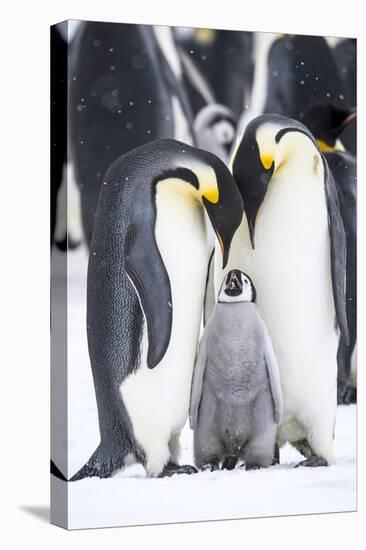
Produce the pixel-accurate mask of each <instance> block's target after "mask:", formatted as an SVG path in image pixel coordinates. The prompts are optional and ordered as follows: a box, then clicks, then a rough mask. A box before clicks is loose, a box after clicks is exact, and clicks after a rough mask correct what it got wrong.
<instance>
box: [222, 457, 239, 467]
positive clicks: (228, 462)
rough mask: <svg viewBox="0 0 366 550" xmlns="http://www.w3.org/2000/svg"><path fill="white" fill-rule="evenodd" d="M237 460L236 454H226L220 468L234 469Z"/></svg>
mask: <svg viewBox="0 0 366 550" xmlns="http://www.w3.org/2000/svg"><path fill="white" fill-rule="evenodd" d="M237 461H238V459H237V458H236V456H228V457H227V458H225V460H224V462H223V463H222V466H221V470H234V468H235V466H236V463H237Z"/></svg>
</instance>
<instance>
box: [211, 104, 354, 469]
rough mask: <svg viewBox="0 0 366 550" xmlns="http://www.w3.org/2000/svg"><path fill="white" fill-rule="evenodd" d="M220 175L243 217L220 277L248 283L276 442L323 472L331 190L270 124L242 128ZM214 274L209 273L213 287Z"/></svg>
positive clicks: (337, 271)
mask: <svg viewBox="0 0 366 550" xmlns="http://www.w3.org/2000/svg"><path fill="white" fill-rule="evenodd" d="M230 166H231V170H232V173H233V176H234V179H235V181H236V182H237V184H238V186H239V189H240V192H241V194H242V197H243V202H244V211H245V215H244V216H243V220H242V224H241V226H240V228H239V230H238V231H237V233H236V235H235V237H234V239H233V243H232V246H231V254H230V257H229V261H228V264H227V267H226V271H228V270H230V269H232V268H233V266H234V267H235V268H236V269H238V268H239V269H241V270H243V271H245V273H248V274H249V276H250V277H251V278H252V279H253V280H255V282H256V288H257V292H258V298H257V304H258V309H259V312H260V314H261V316H262V317H263V320H264V322H265V323H266V326H267V327H268V330H269V333H270V334H271V338H272V342H273V347H274V350H275V353H276V357H277V360H278V365H279V369H280V376H281V386H282V393H283V402H284V413H283V418H282V422H281V424H280V426H279V429H278V433H277V442H278V444H279V446H282V445H283V444H284V443H285V442H286V441H289V442H291V443H293V444H294V445H295V446H296V447H297V448H299V449H300V450H301V452H302V453H303V454H304V456H305V461H303V462H302V463H301V464H304V465H305V466H321V465H327V464H331V463H332V462H333V460H334V455H333V436H334V425H335V415H336V407H337V348H338V340H339V331H340V332H341V333H342V334H344V336H345V338H346V340H348V328H347V317H346V300H345V272H346V238H345V232H344V227H343V222H342V218H341V214H340V206H339V200H338V194H337V188H336V185H335V183H334V180H333V177H332V174H331V172H330V170H329V167H328V164H327V162H326V160H325V158H324V156H323V155H322V154H321V152H320V150H319V148H318V147H317V144H316V141H315V139H314V137H313V136H312V134H311V133H310V131H309V130H308V129H307V128H306V127H305V126H303V125H302V124H300V123H299V122H297V121H295V120H292V119H289V118H287V117H284V116H280V115H262V116H260V117H257V118H256V119H254V120H253V121H251V122H250V123H249V125H248V126H247V128H246V130H245V132H244V135H242V136H241V137H239V139H238V142H237V145H236V147H235V150H234V153H233V156H232V159H231V161H230ZM226 271H224V273H225V272H226ZM222 275H223V273H222V269H221V266H220V265H218V266H217V268H216V287H218V285H219V284H220V282H221V278H222Z"/></svg>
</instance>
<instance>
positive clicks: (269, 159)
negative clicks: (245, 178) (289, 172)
mask: <svg viewBox="0 0 366 550" xmlns="http://www.w3.org/2000/svg"><path fill="white" fill-rule="evenodd" d="M273 160H274V159H273V156H272V155H261V162H262V164H263V166H264V168H265V169H266V170H269V169H270V168H271V166H272V164H273Z"/></svg>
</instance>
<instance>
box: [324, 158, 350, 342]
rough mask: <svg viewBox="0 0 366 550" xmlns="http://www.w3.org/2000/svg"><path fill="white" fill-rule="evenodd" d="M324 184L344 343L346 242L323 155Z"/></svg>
mask: <svg viewBox="0 0 366 550" xmlns="http://www.w3.org/2000/svg"><path fill="white" fill-rule="evenodd" d="M323 163H324V186H325V194H326V200H327V209H328V224H329V235H330V256H331V269H332V284H333V298H334V307H335V311H336V317H337V322H338V326H339V329H340V332H341V334H342V336H343V338H344V339H345V341H346V343H347V344H348V342H349V335H348V324H347V311H346V255H347V244H346V234H345V231H344V226H343V221H342V217H341V214H340V205H339V198H338V193H337V187H336V185H335V182H334V179H333V175H332V173H331V171H330V169H329V166H328V163H327V161H326V160H325V158H324V157H323Z"/></svg>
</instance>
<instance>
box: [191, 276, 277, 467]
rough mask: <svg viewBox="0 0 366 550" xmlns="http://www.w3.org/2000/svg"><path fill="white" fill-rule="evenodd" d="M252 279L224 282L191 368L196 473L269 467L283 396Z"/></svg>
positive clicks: (225, 278) (241, 277)
mask: <svg viewBox="0 0 366 550" xmlns="http://www.w3.org/2000/svg"><path fill="white" fill-rule="evenodd" d="M255 301H256V290H255V287H254V284H253V282H252V280H251V279H250V277H249V276H248V275H246V274H245V273H243V272H242V271H239V270H236V269H233V270H231V271H230V272H229V273H228V274H227V275H226V276H225V277H224V280H223V283H222V286H221V289H220V293H219V297H218V303H217V304H216V307H215V311H214V313H213V315H212V317H211V318H210V320H209V322H208V324H207V326H206V328H205V331H204V334H203V337H202V340H201V343H200V348H199V352H198V356H197V360H196V364H195V369H194V374H193V380H192V390H191V402H190V425H191V428H192V429H193V430H194V455H195V463H196V466H197V467H198V468H200V469H201V470H211V471H212V470H216V469H218V468H219V467H220V464H221V467H222V469H229V470H232V469H234V468H235V466H236V464H237V462H238V460H243V461H244V463H245V468H246V469H247V470H251V469H255V468H259V467H267V466H269V465H270V464H271V463H272V460H273V456H274V450H275V441H276V431H277V424H278V423H279V422H280V419H281V415H282V392H281V384H280V377H279V370H278V365H277V360H276V356H275V353H274V351H273V347H272V343H271V339H270V336H269V334H268V331H267V329H266V326H265V324H264V322H263V320H262V319H261V317H260V315H259V312H258V310H257V306H256V303H255Z"/></svg>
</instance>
